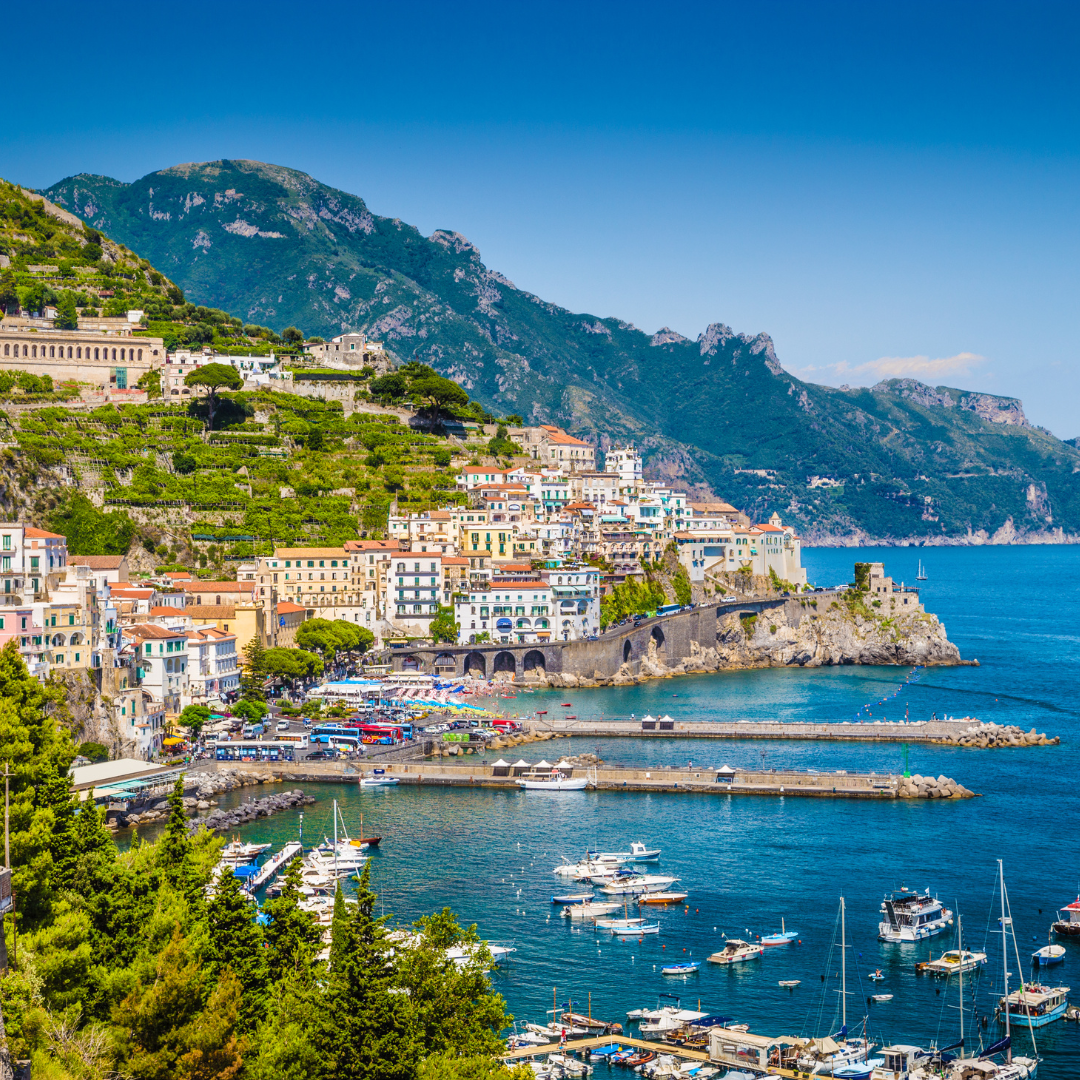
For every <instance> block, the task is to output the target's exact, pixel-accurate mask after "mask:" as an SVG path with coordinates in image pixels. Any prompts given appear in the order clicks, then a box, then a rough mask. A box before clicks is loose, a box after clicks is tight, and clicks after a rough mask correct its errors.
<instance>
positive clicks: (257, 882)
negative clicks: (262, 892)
mask: <svg viewBox="0 0 1080 1080" xmlns="http://www.w3.org/2000/svg"><path fill="white" fill-rule="evenodd" d="M303 851H304V849H303V848H302V847H301V846H300V844H299V843H297V841H295V840H290V841H289V842H288V843H287V844H286V845H285V846H284V847H283V848H282V849H281V850H280V851H279V852H277V853H276V854H275V855H273V856H272V857H271V858H269V859H267V860H266V862H264V863H263V864H262V866H260V867H259V872H258V873H257V874H255V875H254V876H253V877H252V879H251V883H250V886H249V887H250V888H251V891H252V892H254V891H255V890H256V889H261V888H262V887H263V886H264V885H265V884H266V883H267V882H268V881H269V880H270V879H271V878H272V877H273V876H274V875H275V874H276V873H277V872H278V871H279V870H280V869H281V868H282V867H283V866H286V865H287V864H288V863H289V862H291V861H292V860H293V859H295V858H296V856H297V855H302V854H303Z"/></svg>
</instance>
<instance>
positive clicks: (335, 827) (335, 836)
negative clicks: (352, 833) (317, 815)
mask: <svg viewBox="0 0 1080 1080" xmlns="http://www.w3.org/2000/svg"><path fill="white" fill-rule="evenodd" d="M337 872H338V866H337V799H335V800H334V877H335V878H337Z"/></svg>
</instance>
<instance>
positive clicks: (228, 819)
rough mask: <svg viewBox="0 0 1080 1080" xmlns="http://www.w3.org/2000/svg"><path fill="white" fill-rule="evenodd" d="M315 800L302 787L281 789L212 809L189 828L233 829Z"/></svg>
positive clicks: (191, 823)
mask: <svg viewBox="0 0 1080 1080" xmlns="http://www.w3.org/2000/svg"><path fill="white" fill-rule="evenodd" d="M314 801H315V799H314V797H313V796H311V795H305V794H304V792H303V791H302V790H301V789H300V788H296V789H295V790H293V791H281V792H278V793H277V794H275V795H267V796H266V797H265V798H262V799H252V800H251V802H246V803H241V804H240V805H239V806H236V807H233V809H231V810H220V809H217V810H211V811H210V813H209V814H207V815H206V817H204V818H200V819H198V820H197V821H192V822H190V823H189V825H188V828H189V829H191V831H192V832H194V831H195V830H196V829H198V828H199V827H200V826H202V825H205V826H206V827H207V828H208V829H220V830H225V829H232V828H235V827H236V826H238V825H247V824H248V823H249V822H251V821H255V820H256V819H257V818H261V817H270V815H271V814H277V813H279V812H280V811H282V810H295V809H297V808H298V807H301V806H310V805H311V804H312V803H313V802H314Z"/></svg>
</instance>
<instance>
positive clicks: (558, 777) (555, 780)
mask: <svg viewBox="0 0 1080 1080" xmlns="http://www.w3.org/2000/svg"><path fill="white" fill-rule="evenodd" d="M517 785H518V787H520V788H524V789H525V790H526V791H584V790H585V788H587V787H588V786H589V779H588V777H586V776H571V777H566V776H563V774H562V773H553V774H552V775H551V776H549V777H545V778H544V779H542V780H526V779H524V778H522V779H521V780H518V782H517Z"/></svg>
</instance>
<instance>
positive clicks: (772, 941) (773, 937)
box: [760, 919, 799, 948]
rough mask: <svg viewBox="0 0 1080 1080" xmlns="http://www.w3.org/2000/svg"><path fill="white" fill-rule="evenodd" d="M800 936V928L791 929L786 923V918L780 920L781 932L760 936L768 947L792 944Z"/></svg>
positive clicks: (763, 943) (762, 942)
mask: <svg viewBox="0 0 1080 1080" xmlns="http://www.w3.org/2000/svg"><path fill="white" fill-rule="evenodd" d="M798 936H799V932H798V930H789V929H788V928H787V927H786V926H785V925H784V920H783V919H781V920H780V933H778V934H763V935H762V936H761V938H760V941H761V944H762V945H764V946H765V947H766V948H769V947H773V946H776V945H790V944H791V943H792V942H793V941H795V940H796V939H797V938H798Z"/></svg>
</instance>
